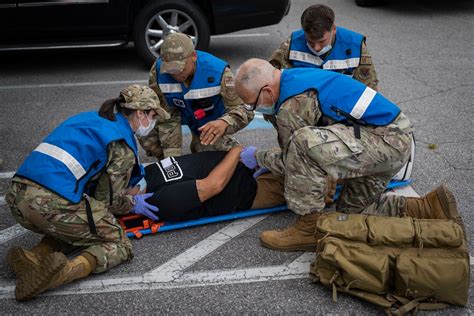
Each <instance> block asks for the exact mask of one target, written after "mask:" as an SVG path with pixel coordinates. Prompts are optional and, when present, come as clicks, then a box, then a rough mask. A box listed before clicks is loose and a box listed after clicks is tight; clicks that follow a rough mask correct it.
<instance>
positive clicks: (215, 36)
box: [212, 33, 270, 39]
mask: <svg viewBox="0 0 474 316" xmlns="http://www.w3.org/2000/svg"><path fill="white" fill-rule="evenodd" d="M269 35H270V33H251V34H226V35H213V36H212V39H214V38H224V39H225V38H245V37H265V36H269Z"/></svg>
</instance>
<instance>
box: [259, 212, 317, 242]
mask: <svg viewBox="0 0 474 316" xmlns="http://www.w3.org/2000/svg"><path fill="white" fill-rule="evenodd" d="M319 215H320V214H319V213H317V212H316V213H312V214H308V215H303V216H301V215H298V219H297V220H296V222H295V223H294V224H293V225H291V226H290V227H288V228H286V229H284V230H267V231H264V232H263V233H262V234H261V235H260V242H261V244H262V246H264V247H267V248H270V249H273V250H280V251H315V250H316V244H317V241H318V240H317V239H316V237H315V236H314V232H315V230H316V221H317V220H318V218H319Z"/></svg>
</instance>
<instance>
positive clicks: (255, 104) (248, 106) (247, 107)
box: [244, 84, 268, 111]
mask: <svg viewBox="0 0 474 316" xmlns="http://www.w3.org/2000/svg"><path fill="white" fill-rule="evenodd" d="M265 87H268V85H267V84H266V85H264V86H263V87H261V88H260V91H258V95H257V99H256V100H255V102H254V103H253V104H244V108H245V109H246V110H247V111H255V108H256V107H257V102H258V99H260V94H262V91H263V89H264V88H265Z"/></svg>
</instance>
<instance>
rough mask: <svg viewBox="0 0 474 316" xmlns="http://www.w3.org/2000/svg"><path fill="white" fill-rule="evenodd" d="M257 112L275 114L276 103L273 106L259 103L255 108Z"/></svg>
mask: <svg viewBox="0 0 474 316" xmlns="http://www.w3.org/2000/svg"><path fill="white" fill-rule="evenodd" d="M255 112H259V113H262V114H266V115H275V103H273V104H272V105H271V106H266V105H259V106H257V107H256V108H255Z"/></svg>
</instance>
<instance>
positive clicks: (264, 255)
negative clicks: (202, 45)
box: [0, 0, 474, 315]
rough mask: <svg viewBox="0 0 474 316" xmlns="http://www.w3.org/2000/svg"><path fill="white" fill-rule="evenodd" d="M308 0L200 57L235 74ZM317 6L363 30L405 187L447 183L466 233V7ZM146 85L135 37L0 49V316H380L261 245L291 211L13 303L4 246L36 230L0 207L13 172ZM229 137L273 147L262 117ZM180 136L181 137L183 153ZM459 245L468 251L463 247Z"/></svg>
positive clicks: (196, 233) (201, 233)
mask: <svg viewBox="0 0 474 316" xmlns="http://www.w3.org/2000/svg"><path fill="white" fill-rule="evenodd" d="M313 3H314V2H313V1H303V0H293V2H292V7H291V10H290V13H289V15H288V16H286V17H285V18H284V19H283V21H282V22H281V23H280V24H278V25H273V26H269V27H262V28H257V29H251V30H246V31H241V32H237V33H232V34H227V35H222V36H217V37H213V38H212V39H211V45H210V48H209V52H211V53H213V54H215V55H217V56H219V57H220V58H222V59H224V60H227V61H228V62H229V63H230V65H231V66H232V69H234V70H235V69H236V68H237V67H238V66H239V65H240V64H241V63H242V62H243V61H245V60H246V59H248V58H251V57H260V58H268V57H269V56H270V55H271V52H272V51H273V50H274V49H276V48H277V47H278V45H279V44H280V42H281V41H283V40H284V39H286V38H287V37H288V36H289V34H290V33H291V31H292V30H294V29H296V28H298V27H299V18H300V14H301V12H302V11H303V10H304V8H306V7H307V6H309V5H310V4H313ZM321 3H326V4H328V5H330V6H331V7H332V8H333V9H334V10H335V12H336V23H337V24H338V25H340V26H344V27H346V28H349V29H353V30H355V31H358V32H360V33H362V34H364V35H366V36H367V45H368V49H369V51H370V52H371V54H372V57H373V61H374V63H375V67H376V70H377V73H378V75H379V79H380V87H381V92H382V93H383V94H384V95H385V96H386V97H388V98H389V99H391V100H392V101H394V102H395V103H397V104H398V105H399V106H400V107H401V108H402V110H403V111H404V112H405V113H406V114H407V115H408V117H409V118H410V119H411V121H412V123H413V124H414V126H415V128H416V133H415V136H416V144H417V147H416V161H415V166H414V171H413V175H412V178H413V179H414V182H413V185H412V188H413V189H414V190H415V191H416V192H417V193H418V194H420V195H423V194H425V193H426V192H428V191H430V190H431V189H432V188H434V187H435V186H437V185H439V184H441V183H446V184H447V185H448V186H449V187H450V188H451V189H452V191H453V192H454V194H455V196H456V198H457V201H458V206H459V210H460V212H461V214H462V216H463V219H464V223H465V226H466V230H467V234H468V238H469V239H470V240H472V237H473V234H474V229H473V224H474V223H473V220H472V219H471V217H470V212H471V209H472V205H474V197H473V196H472V194H473V187H474V186H473V184H472V182H473V181H474V171H473V170H474V167H473V166H474V161H473V152H474V136H473V132H474V128H473V117H474V104H473V101H472V100H473V99H474V89H473V88H474V83H473V80H474V63H473V60H474V44H473V43H474V32H473V30H474V2H472V1H468V0H457V1H449V2H444V1H408V0H404V1H392V2H391V3H390V4H388V5H386V6H380V7H374V8H360V7H357V6H356V5H355V3H354V2H353V1H350V0H333V1H321ZM147 80H148V69H146V68H145V67H144V66H143V64H142V62H141V61H140V60H139V59H138V57H137V56H136V54H135V51H134V48H133V47H132V46H128V47H122V48H115V49H89V50H76V51H70V50H67V51H42V52H38V51H37V52H16V53H2V54H0V102H1V108H0V109H1V114H0V135H1V136H0V140H1V141H0V159H1V160H3V163H2V165H1V166H0V313H2V314H13V313H22V314H31V313H33V314H52V313H61V314H63V313H64V314H66V313H68V314H79V313H81V314H82V313H83V314H106V313H107V314H109V313H112V314H119V313H127V314H129V313H139V314H145V313H176V314H178V313H199V314H204V313H222V314H232V313H246V314H248V313H252V314H254V313H255V314H260V313H268V314H288V313H292V314H293V313H303V314H383V313H384V311H383V309H380V308H378V307H375V306H373V305H371V304H368V303H366V302H363V301H360V300H358V299H356V298H353V297H350V296H347V295H342V294H341V295H339V297H338V302H337V303H335V302H333V301H332V293H331V291H330V290H329V289H327V288H324V287H323V286H321V285H319V284H314V283H312V282H311V280H310V279H309V277H308V274H307V271H308V267H309V262H310V261H311V260H312V259H313V255H312V254H311V253H302V252H296V253H281V252H276V251H271V250H268V249H266V248H263V247H261V246H260V244H259V240H258V236H259V234H260V232H261V231H262V230H265V229H270V228H279V227H285V226H287V225H288V224H290V223H292V221H293V220H294V218H295V216H294V215H293V214H291V213H289V212H284V213H279V214H275V215H272V216H267V217H256V218H251V219H247V220H239V221H234V222H226V223H218V224H211V225H206V226H201V227H196V228H190V229H184V230H179V231H174V232H168V233H162V234H158V235H155V236H151V237H146V238H143V239H140V240H134V241H133V246H134V251H135V258H134V259H133V261H131V262H129V263H125V264H122V265H120V266H118V267H116V268H114V269H112V270H111V271H109V272H107V273H104V274H101V275H95V276H93V277H90V278H88V279H87V280H84V281H81V282H76V283H74V284H71V285H69V286H64V287H61V288H59V289H57V290H55V291H50V292H48V293H47V294H46V295H44V296H41V297H38V298H36V299H34V300H32V301H29V302H25V303H18V302H16V301H15V300H14V299H13V298H12V290H13V288H14V287H13V286H14V275H13V273H12V272H11V271H10V270H9V269H8V268H7V267H6V264H5V262H4V257H5V254H6V252H7V249H8V248H9V247H11V246H13V245H20V246H24V247H30V246H32V245H33V244H34V243H35V242H37V241H38V240H39V238H40V236H39V235H36V234H34V233H31V232H26V233H25V232H24V231H23V230H21V229H20V228H19V227H18V226H15V222H14V219H13V218H12V216H11V214H10V212H9V210H8V207H7V206H6V205H5V203H4V195H5V191H6V187H7V185H8V182H9V180H10V178H11V175H12V173H13V172H14V171H15V170H16V169H17V168H18V166H19V165H20V164H21V162H22V160H23V159H24V157H25V156H26V155H27V154H28V153H29V152H30V151H31V150H32V149H34V148H35V147H36V146H37V145H38V144H39V143H40V142H41V140H42V139H43V138H44V137H45V136H46V135H47V134H48V133H49V132H50V131H51V130H52V129H53V128H54V127H55V126H57V125H58V124H59V123H60V122H62V121H63V120H64V119H66V118H67V117H69V116H71V115H74V114H76V113H78V112H81V111H85V110H92V109H96V108H98V106H100V104H101V102H102V101H104V100H106V99H108V98H112V97H116V96H117V95H118V93H119V91H120V89H121V88H123V87H124V86H126V85H128V84H130V83H135V82H138V83H146V82H147ZM262 124H263V123H262ZM262 127H263V128H262ZM237 137H238V139H239V140H241V142H242V143H243V144H245V145H255V146H257V147H259V148H270V147H273V146H276V145H277V142H276V133H275V131H274V130H273V129H271V128H265V126H262V125H254V126H253V128H250V129H246V130H243V131H241V132H239V133H238V136H237ZM188 144H189V136H187V137H186V144H185V145H184V147H185V151H186V152H189V150H188V149H187V148H188ZM144 158H145V157H144ZM145 161H152V160H150V159H147V158H145ZM469 249H470V252H471V254H472V253H473V247H472V243H471V242H470V245H469ZM472 304H473V296H472V293H471V295H470V302H469V304H468V306H466V307H465V308H460V307H450V308H449V309H448V310H447V311H446V310H445V311H442V312H433V313H436V314H440V315H441V314H443V315H444V314H446V313H449V314H471V310H472Z"/></svg>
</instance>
